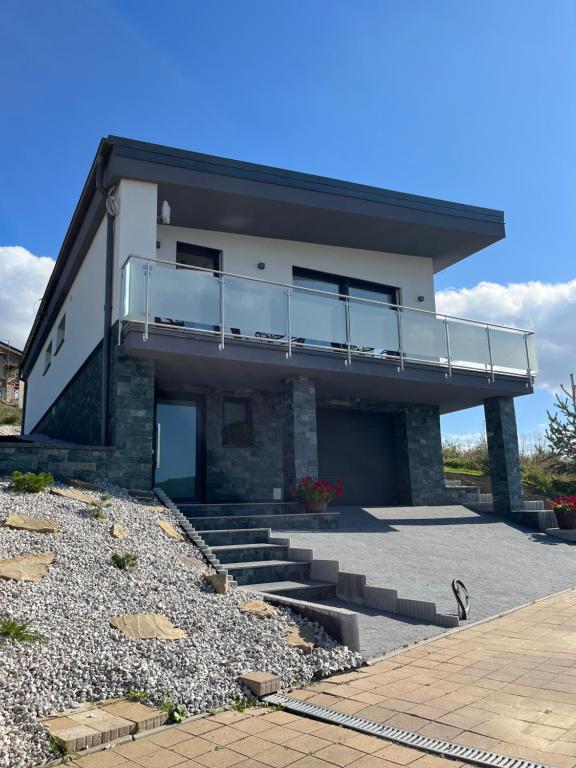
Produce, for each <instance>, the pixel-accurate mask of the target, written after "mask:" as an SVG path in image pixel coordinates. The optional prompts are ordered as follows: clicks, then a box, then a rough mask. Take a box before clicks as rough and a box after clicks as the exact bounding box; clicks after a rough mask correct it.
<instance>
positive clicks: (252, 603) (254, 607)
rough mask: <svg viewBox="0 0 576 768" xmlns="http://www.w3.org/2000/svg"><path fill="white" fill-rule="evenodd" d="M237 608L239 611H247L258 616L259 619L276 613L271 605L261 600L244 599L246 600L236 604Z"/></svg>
mask: <svg viewBox="0 0 576 768" xmlns="http://www.w3.org/2000/svg"><path fill="white" fill-rule="evenodd" d="M238 610H239V611H240V613H249V614H251V615H252V616H258V617H259V618H261V619H265V618H268V617H269V616H274V614H275V613H278V611H277V609H276V608H274V606H273V605H270V603H265V602H264V601H263V600H246V602H244V603H239V604H238Z"/></svg>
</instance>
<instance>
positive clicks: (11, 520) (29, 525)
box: [4, 515, 60, 533]
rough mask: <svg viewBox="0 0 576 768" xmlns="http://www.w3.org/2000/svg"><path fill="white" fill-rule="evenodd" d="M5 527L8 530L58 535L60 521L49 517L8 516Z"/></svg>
mask: <svg viewBox="0 0 576 768" xmlns="http://www.w3.org/2000/svg"><path fill="white" fill-rule="evenodd" d="M4 525H5V526H6V527H7V528H17V529H20V530H23V531H32V532H34V533H56V531H57V530H58V528H59V525H60V524H59V522H58V520H51V519H50V518H49V517H30V516H29V515H8V517H7V518H6V522H5V523H4Z"/></svg>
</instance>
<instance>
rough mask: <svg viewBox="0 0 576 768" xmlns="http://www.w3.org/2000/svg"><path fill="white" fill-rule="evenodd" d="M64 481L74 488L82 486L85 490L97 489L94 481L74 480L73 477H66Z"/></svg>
mask: <svg viewBox="0 0 576 768" xmlns="http://www.w3.org/2000/svg"><path fill="white" fill-rule="evenodd" d="M66 482H67V483H68V485H72V486H74V488H84V489H85V490H87V491H97V490H98V486H97V485H96V483H87V482H86V481H85V480H75V479H74V478H73V477H67V478H66Z"/></svg>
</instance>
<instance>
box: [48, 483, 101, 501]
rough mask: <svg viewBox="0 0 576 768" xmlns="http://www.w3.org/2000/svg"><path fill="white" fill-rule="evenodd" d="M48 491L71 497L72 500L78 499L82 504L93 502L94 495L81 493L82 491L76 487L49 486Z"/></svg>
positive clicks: (55, 494)
mask: <svg viewBox="0 0 576 768" xmlns="http://www.w3.org/2000/svg"><path fill="white" fill-rule="evenodd" d="M48 490H49V492H50V493H53V494H54V496H63V497H64V498H65V499H72V501H80V502H82V504H94V501H95V499H94V497H93V496H88V494H87V493H82V491H80V490H78V489H77V488H55V487H52V488H49V489H48Z"/></svg>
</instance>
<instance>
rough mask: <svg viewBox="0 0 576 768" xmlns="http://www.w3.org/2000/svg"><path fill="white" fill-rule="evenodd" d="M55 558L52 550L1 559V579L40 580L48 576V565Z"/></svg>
mask: <svg viewBox="0 0 576 768" xmlns="http://www.w3.org/2000/svg"><path fill="white" fill-rule="evenodd" d="M53 560H54V555H53V553H52V552H43V553H42V554H40V555H24V556H22V557H11V558H10V559H8V560H0V579H14V580H15V581H40V579H41V578H42V577H43V576H46V573H47V572H48V566H49V565H50V563H51V562H52V561H53Z"/></svg>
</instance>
